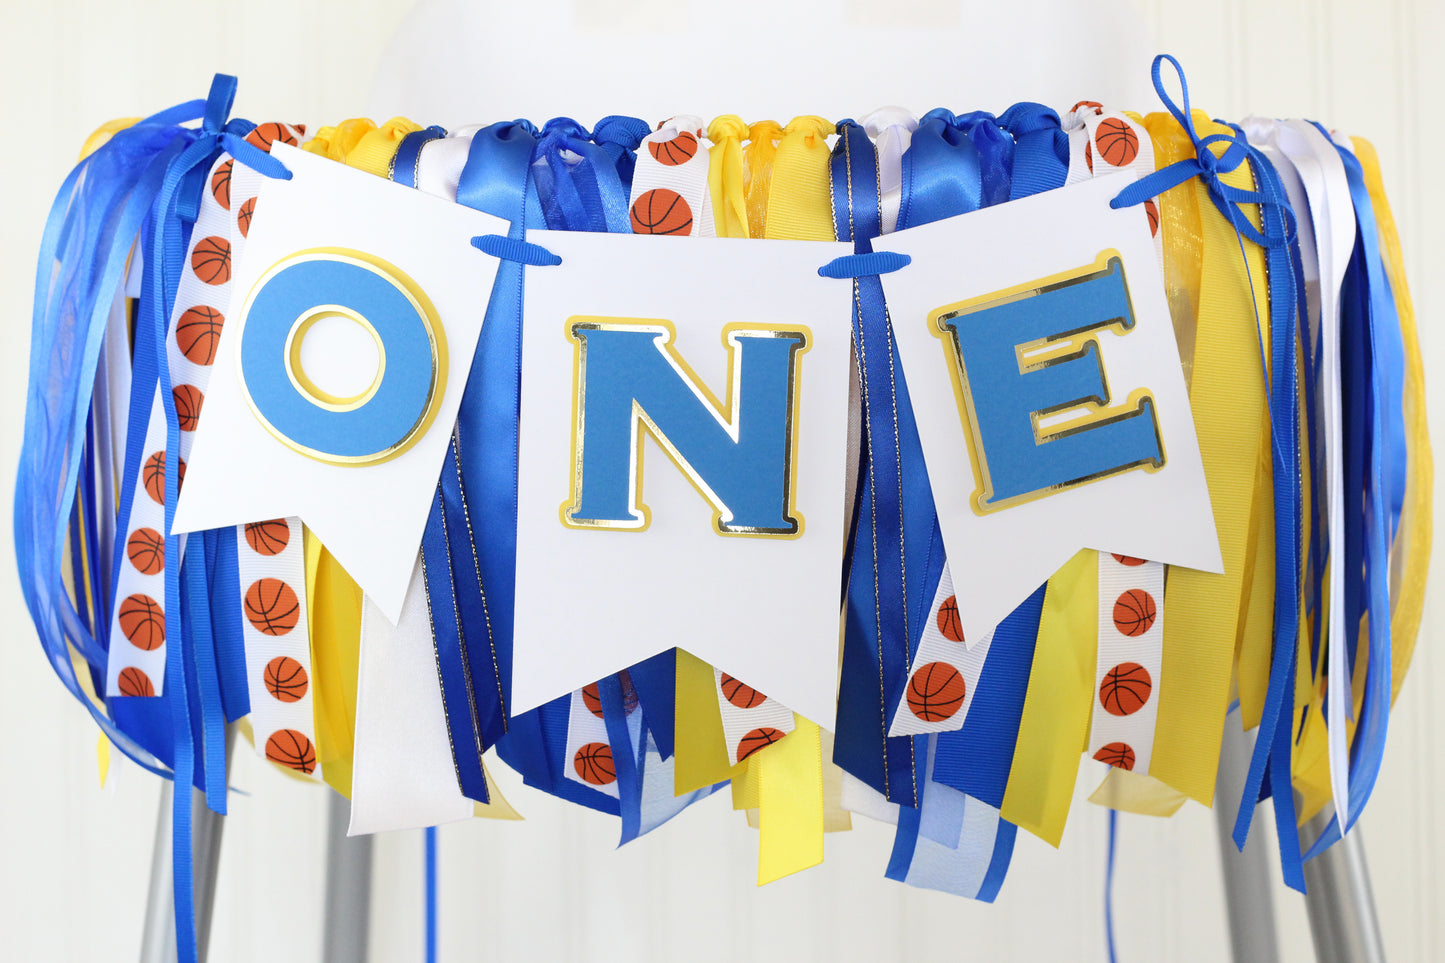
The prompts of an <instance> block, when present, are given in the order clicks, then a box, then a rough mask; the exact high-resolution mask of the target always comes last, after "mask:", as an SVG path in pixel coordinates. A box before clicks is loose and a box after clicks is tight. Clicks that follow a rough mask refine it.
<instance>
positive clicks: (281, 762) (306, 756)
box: [266, 729, 316, 776]
mask: <svg viewBox="0 0 1445 963" xmlns="http://www.w3.org/2000/svg"><path fill="white" fill-rule="evenodd" d="M266 758H267V759H269V760H271V761H272V762H274V763H276V764H277V765H278V766H286V767H287V768H289V769H295V770H296V771H297V772H299V773H302V774H304V775H308V776H309V775H310V774H311V773H313V772H315V771H316V747H315V746H314V745H312V743H311V739H310V737H309V736H307V735H306V733H304V732H299V731H297V730H295V729H279V730H277V731H276V732H273V733H271V737H270V738H269V739H267V740H266Z"/></svg>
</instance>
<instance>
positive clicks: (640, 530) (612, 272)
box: [512, 231, 852, 727]
mask: <svg viewBox="0 0 1445 963" xmlns="http://www.w3.org/2000/svg"><path fill="white" fill-rule="evenodd" d="M528 240H529V241H532V242H534V243H537V244H540V245H542V246H543V247H545V248H547V249H548V250H550V251H552V252H553V253H554V254H557V255H559V256H560V257H561V258H562V263H561V265H559V266H556V267H543V268H528V270H527V287H526V307H525V324H524V336H523V349H522V370H523V372H524V374H523V378H522V410H521V443H520V464H519V477H518V486H517V488H518V520H517V590H516V591H517V595H516V600H517V601H516V613H517V614H516V619H517V621H516V648H515V663H514V667H513V673H512V699H513V706H512V709H513V712H514V713H515V712H523V711H526V710H527V709H529V708H532V707H533V706H537V705H540V704H542V703H544V702H547V701H548V700H550V699H553V698H555V697H557V696H560V695H563V694H565V693H567V692H569V691H571V690H573V689H578V688H581V687H582V686H583V685H586V684H587V683H589V682H592V681H593V680H595V679H599V678H602V677H603V676H606V675H607V674H609V673H612V672H616V671H618V670H620V669H624V668H626V667H627V666H629V665H632V664H634V663H637V662H639V661H641V660H643V659H645V658H647V657H649V656H651V655H653V654H655V653H658V652H662V651H665V650H667V649H669V648H672V647H673V646H679V647H681V648H684V649H687V650H688V651H689V652H691V653H693V654H694V655H696V656H697V657H698V658H701V659H704V660H705V661H707V662H710V663H712V664H713V665H715V666H717V667H718V668H719V669H721V670H722V671H724V672H727V673H728V674H730V675H733V676H736V677H737V678H741V679H746V680H747V682H748V684H749V685H751V686H756V687H757V688H758V689H759V690H760V691H762V692H766V693H767V694H768V695H769V696H771V697H772V698H774V699H776V700H777V701H778V702H780V703H782V704H783V705H786V706H787V707H788V708H790V709H793V710H795V711H797V712H800V713H802V714H803V715H805V716H807V717H808V718H809V719H813V720H816V721H817V722H819V723H820V724H822V725H824V726H828V727H831V726H832V723H833V715H834V697H835V691H836V685H837V678H836V673H837V670H836V665H837V652H838V567H839V565H840V564H841V558H842V549H843V488H844V460H845V450H846V443H847V419H848V375H849V364H850V362H849V351H850V344H851V339H852V335H851V305H852V285H851V284H849V283H848V282H846V281H835V280H829V279H825V278H821V277H819V276H818V268H819V267H820V266H821V265H823V264H826V263H828V262H829V261H831V260H833V259H834V258H836V257H838V256H840V255H843V254H849V253H851V252H852V246H851V245H848V244H836V243H832V242H803V241H758V240H740V239H709V238H689V239H688V240H687V241H685V242H684V241H682V240H680V239H678V238H668V237H648V236H641V235H606V234H589V233H565V232H550V231H538V232H529V233H528ZM579 325H580V327H579ZM649 332H650V333H649ZM629 338H630V339H631V341H630V344H631V345H632V350H633V354H632V355H630V356H628V355H626V352H625V350H624V349H626V347H627V343H629ZM780 345H782V346H783V347H782V351H783V355H779V354H778V349H779V346H780ZM790 350H791V352H792V354H791V355H789V354H787V352H788V351H790ZM627 357H631V359H632V361H633V362H634V363H632V364H621V363H619V362H618V359H619V358H623V359H625V358H627ZM780 357H783V358H789V359H790V360H785V361H783V362H782V365H783V368H784V369H787V368H788V367H789V366H791V370H792V371H793V373H794V374H793V381H792V387H791V389H790V391H791V398H792V408H791V410H792V411H793V412H794V414H793V416H792V420H791V426H790V428H789V427H788V426H787V425H786V424H785V420H780V419H779V418H778V417H777V416H778V415H779V413H780V410H779V408H778V406H777V405H776V404H774V405H773V407H771V408H768V407H766V406H765V405H763V400H764V399H765V398H774V399H776V398H777V397H778V395H777V392H778V390H780V389H779V385H780V384H782V382H781V381H780V380H779V379H780V378H781V377H783V372H782V370H780V368H779V358H780ZM659 359H662V360H659ZM644 369H645V370H646V374H645V375H644V374H643V373H642V372H643V370H644ZM628 371H632V372H634V373H637V374H638V378H644V377H645V378H651V379H652V380H651V381H650V382H646V383H644V382H642V381H639V380H638V378H629V377H628V376H627V372H628ZM638 390H642V391H644V392H646V393H648V394H649V396H650V397H651V398H654V399H660V398H665V399H670V400H669V401H667V406H666V407H664V406H663V404H662V402H658V403H657V404H656V405H655V406H654V408H653V410H648V402H646V401H643V400H640V399H636V395H635V394H634V393H633V392H635V391H638ZM584 395H585V396H586V399H590V401H587V400H584ZM593 405H595V406H596V407H593ZM760 405H763V407H759V406H760ZM783 410H786V408H784V409H783ZM579 412H590V414H588V415H587V419H586V420H585V424H581V422H583V421H584V419H582V418H581V416H580V415H579V414H578V413H579ZM739 412H741V413H739ZM689 413H690V414H689ZM608 426H611V432H610V434H609V433H607V431H606V429H607V428H608ZM629 426H630V428H629ZM785 428H787V430H790V431H791V438H790V439H789V441H790V448H791V451H792V455H791V465H792V476H791V480H790V482H789V483H788V489H787V493H786V499H785V500H786V501H787V502H788V503H789V504H790V505H791V508H790V509H788V510H787V511H786V512H783V513H782V514H786V515H789V516H791V517H792V518H793V519H795V520H796V531H791V532H789V531H785V530H784V529H786V528H787V527H788V526H786V525H780V526H769V525H766V524H762V523H760V522H759V521H758V520H757V518H753V517H747V515H748V513H747V512H745V510H744V508H745V506H744V504H743V501H744V499H750V500H751V501H752V502H753V503H761V500H760V499H759V498H758V497H755V495H753V494H749V492H748V491H747V488H748V485H747V482H746V480H747V479H749V478H752V479H758V478H766V479H768V481H769V484H768V485H765V486H764V488H765V489H766V491H767V492H773V493H774V494H776V492H777V490H778V489H777V488H776V486H773V485H772V481H773V480H774V476H773V474H771V473H770V472H771V467H765V466H775V465H776V464H777V460H776V459H775V458H774V459H772V460H767V459H763V460H761V461H758V462H757V463H751V462H748V461H747V459H748V457H750V456H748V455H747V454H746V453H747V452H750V451H757V450H759V449H758V448H757V441H758V437H759V433H760V432H762V433H767V432H777V431H781V430H784V429H785ZM629 431H630V432H631V435H632V438H633V441H631V442H630V443H629V441H628V432H629ZM781 437H783V436H781V435H776V434H775V435H774V436H773V438H774V439H775V441H774V444H773V445H772V447H771V448H769V449H768V450H769V451H770V452H772V453H774V454H776V452H777V450H778V447H779V446H778V444H777V443H776V439H778V438H781ZM609 438H610V439H611V441H610V444H611V448H610V449H608V448H604V447H603V446H604V445H605V444H609V442H608V439H609ZM619 439H620V441H619ZM659 439H666V444H667V448H670V449H672V451H670V452H669V451H668V450H667V449H665V448H664V447H663V445H662V444H661V443H660V442H659ZM699 439H701V441H699ZM729 439H730V440H729ZM629 445H630V447H629ZM764 447H767V446H766V445H765V446H764ZM604 451H611V453H612V455H613V456H614V457H613V458H612V460H611V461H606V462H603V461H596V462H594V461H592V460H591V459H593V458H596V457H598V456H599V453H601V452H604ZM739 458H741V459H742V461H741V462H740V461H738V460H737V459H739ZM584 464H585V465H589V466H591V467H589V469H588V471H587V472H586V473H584V472H583V471H582V465H584ZM719 466H722V467H719ZM634 468H635V479H636V480H635V483H634V484H633V487H632V488H631V489H629V488H628V485H629V482H628V473H629V472H631V471H633V470H634ZM619 473H620V474H619ZM690 475H693V476H695V479H696V480H695V481H694V480H693V479H692V478H690ZM619 485H620V486H621V488H618V487H617V486H619ZM579 490H580V491H581V492H582V493H583V497H581V498H580V499H579V498H578V497H577V492H578V491H579ZM608 491H610V492H612V493H613V494H612V497H611V500H610V501H608V500H607V499H608V496H607V492H608ZM765 493H766V492H765ZM780 497H781V496H780ZM619 500H620V501H621V504H622V506H623V509H622V510H621V511H620V512H619V511H618V510H617V509H616V506H617V504H618V503H619ZM770 504H771V505H773V507H774V508H777V506H779V505H780V504H781V501H780V498H774V500H773V501H772V502H771V503H770ZM604 509H607V510H611V511H612V515H611V516H608V517H604V516H606V515H607V511H605V510H604ZM754 514H756V513H754ZM609 518H611V519H612V520H609ZM765 529H766V530H767V531H764V530H765ZM774 529H778V530H776V531H775V530H774ZM778 535H782V536H783V537H777V536H778Z"/></svg>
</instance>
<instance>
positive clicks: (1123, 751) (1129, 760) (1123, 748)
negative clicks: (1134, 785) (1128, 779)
mask: <svg viewBox="0 0 1445 963" xmlns="http://www.w3.org/2000/svg"><path fill="white" fill-rule="evenodd" d="M1094 758H1095V759H1097V760H1099V761H1100V762H1102V763H1103V764H1104V765H1106V766H1117V767H1118V768H1120V769H1127V770H1129V771H1133V769H1134V758H1135V757H1134V749H1133V747H1131V746H1130V745H1129V744H1128V743H1127V742H1111V743H1109V744H1108V745H1106V746H1100V747H1099V751H1098V752H1096V753H1094Z"/></svg>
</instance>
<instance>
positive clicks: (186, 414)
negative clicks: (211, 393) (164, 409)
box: [171, 385, 206, 431]
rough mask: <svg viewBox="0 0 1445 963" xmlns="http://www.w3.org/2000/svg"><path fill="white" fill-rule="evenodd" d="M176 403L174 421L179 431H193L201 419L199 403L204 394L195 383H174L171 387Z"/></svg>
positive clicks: (204, 397) (204, 398)
mask: <svg viewBox="0 0 1445 963" xmlns="http://www.w3.org/2000/svg"><path fill="white" fill-rule="evenodd" d="M171 398H172V399H174V401H175V403H176V423H177V425H178V426H179V427H180V430H181V431H195V430H196V425H197V424H198V423H199V422H200V420H201V403H202V402H203V401H205V400H206V396H205V395H203V394H201V389H200V388H197V387H196V386H195V385H176V386H175V387H174V388H172V389H171Z"/></svg>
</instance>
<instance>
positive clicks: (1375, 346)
mask: <svg viewBox="0 0 1445 963" xmlns="http://www.w3.org/2000/svg"><path fill="white" fill-rule="evenodd" d="M1321 132H1322V133H1324V131H1323V129H1322V130H1321ZM1326 136H1328V134H1326ZM1336 150H1337V151H1338V152H1339V154H1340V159H1341V160H1342V161H1343V162H1344V166H1345V176H1346V179H1347V180H1348V182H1349V185H1350V195H1351V199H1352V200H1353V201H1354V205H1355V222H1356V227H1357V230H1356V232H1355V250H1354V253H1353V255H1352V256H1351V259H1350V264H1349V268H1348V270H1347V271H1346V274H1345V283H1344V286H1343V290H1342V292H1341V294H1342V297H1341V342H1342V343H1341V356H1342V357H1343V358H1344V359H1345V360H1344V370H1343V372H1342V375H1343V377H1342V382H1343V387H1344V396H1345V397H1344V401H1345V411H1346V413H1347V418H1346V423H1345V455H1346V458H1345V471H1346V478H1345V492H1346V498H1347V500H1348V501H1347V508H1346V515H1345V517H1346V522H1347V525H1346V532H1345V539H1346V544H1345V546H1344V550H1343V552H1342V553H1341V554H1342V556H1343V558H1344V560H1345V564H1346V569H1345V570H1346V572H1347V573H1348V574H1347V576H1346V579H1347V582H1346V604H1345V624H1346V626H1358V625H1360V619H1361V617H1362V616H1367V617H1368V636H1367V644H1368V647H1369V649H1368V663H1367V665H1366V673H1365V686H1364V693H1363V697H1362V699H1361V702H1360V713H1359V718H1358V720H1357V724H1356V727H1355V736H1354V741H1353V743H1352V744H1351V746H1350V778H1349V795H1350V805H1349V820H1348V821H1347V825H1346V826H1345V827H1344V828H1345V830H1346V831H1347V830H1348V829H1349V828H1350V827H1352V826H1353V825H1354V823H1355V821H1356V820H1357V819H1358V818H1359V815H1360V813H1361V812H1362V811H1363V810H1364V807H1365V803H1366V802H1368V801H1369V798H1370V795H1371V793H1372V792H1373V790H1374V786H1375V781H1376V778H1377V777H1378V775H1379V771H1380V764H1381V762H1382V760H1383V756H1384V746H1385V736H1386V733H1387V731H1388V729H1389V717H1390V693H1391V690H1392V672H1393V665H1392V646H1391V638H1390V607H1389V544H1390V538H1391V535H1392V534H1393V533H1394V531H1395V528H1396V526H1397V525H1398V521H1399V514H1398V512H1399V509H1398V508H1397V506H1399V505H1402V504H1403V488H1402V486H1401V487H1399V488H1397V486H1396V484H1395V482H1396V480H1397V479H1398V480H1399V481H1400V482H1401V483H1403V479H1404V465H1405V455H1404V454H1403V453H1402V452H1401V450H1402V449H1403V447H1404V444H1403V438H1404V424H1403V418H1402V416H1401V415H1400V412H1401V397H1402V394H1403V384H1404V371H1403V367H1404V362H1403V348H1397V346H1396V344H1395V342H1396V341H1397V339H1398V338H1399V337H1400V328H1399V315H1398V313H1397V312H1396V309H1395V304H1394V298H1393V296H1392V294H1391V291H1390V288H1389V279H1388V276H1387V275H1386V273H1385V268H1384V262H1383V260H1382V259H1381V255H1380V249H1379V236H1378V234H1377V227H1376V224H1375V218H1374V206H1373V205H1372V204H1371V203H1370V197H1369V191H1368V189H1367V187H1366V185H1365V179H1364V171H1363V169H1362V168H1361V167H1360V163H1359V161H1358V159H1357V158H1356V157H1355V156H1354V154H1353V153H1351V152H1350V151H1348V150H1346V149H1344V148H1342V147H1339V146H1338V145H1336ZM1397 419H1399V420H1397ZM1349 635H1350V640H1349V641H1350V642H1351V643H1357V639H1358V635H1357V632H1354V631H1351V632H1350V633H1349ZM1350 668H1351V670H1353V668H1354V659H1353V658H1351V660H1350ZM1329 684H1330V685H1344V686H1347V687H1348V686H1349V685H1350V680H1349V679H1341V680H1335V679H1331V680H1329ZM1328 722H1329V724H1331V725H1344V724H1345V720H1343V719H1340V720H1334V719H1331V720H1328ZM1340 835H1341V827H1340V824H1339V818H1338V816H1332V817H1331V819H1330V823H1329V825H1328V826H1327V827H1326V829H1325V831H1324V833H1322V834H1321V835H1320V837H1319V839H1317V840H1316V841H1315V843H1314V844H1313V845H1312V846H1311V847H1310V848H1309V851H1308V852H1307V853H1306V854H1305V858H1306V859H1311V858H1313V857H1315V856H1317V855H1318V854H1319V853H1321V852H1323V851H1324V850H1325V849H1327V848H1328V847H1329V846H1331V845H1333V844H1334V843H1335V842H1337V841H1338V840H1339V838H1340Z"/></svg>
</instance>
